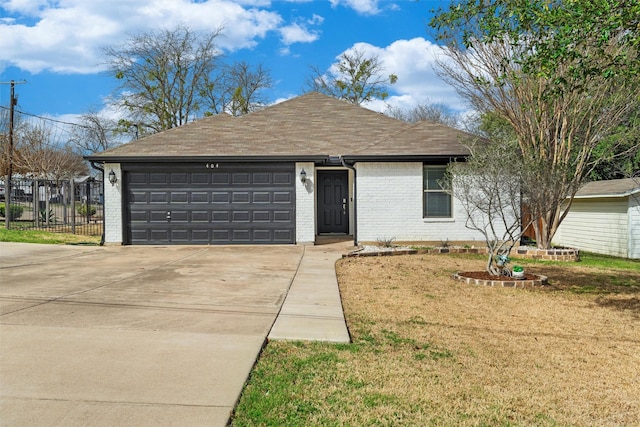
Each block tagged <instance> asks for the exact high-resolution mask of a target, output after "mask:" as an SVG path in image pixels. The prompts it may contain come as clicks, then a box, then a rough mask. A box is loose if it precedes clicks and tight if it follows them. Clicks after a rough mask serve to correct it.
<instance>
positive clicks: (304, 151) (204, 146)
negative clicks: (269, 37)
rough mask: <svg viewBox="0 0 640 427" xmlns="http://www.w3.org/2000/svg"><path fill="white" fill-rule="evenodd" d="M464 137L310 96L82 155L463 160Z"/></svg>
mask: <svg viewBox="0 0 640 427" xmlns="http://www.w3.org/2000/svg"><path fill="white" fill-rule="evenodd" d="M467 137H469V135H467V134H465V133H463V132H460V131H458V130H455V129H452V128H448V127H446V126H442V125H439V124H435V123H429V122H420V123H417V124H414V125H411V124H409V123H406V122H403V121H400V120H397V119H394V118H391V117H388V116H386V115H383V114H380V113H376V112H374V111H371V110H368V109H366V108H362V107H360V106H356V105H353V104H350V103H348V102H345V101H342V100H339V99H336V98H332V97H329V96H326V95H322V94H319V93H317V92H311V93H308V94H305V95H302V96H299V97H297V98H293V99H290V100H288V101H285V102H282V103H279V104H276V105H273V106H270V107H268V108H265V109H263V110H260V111H257V112H254V113H251V114H247V115H245V116H241V117H233V116H230V115H228V114H220V115H217V116H211V117H206V118H203V119H201V120H197V121H195V122H192V123H189V124H187V125H184V126H181V127H178V128H173V129H170V130H167V131H164V132H160V133H157V134H154V135H150V136H148V137H145V138H142V139H140V140H138V141H133V142H130V143H127V144H124V145H121V146H119V147H116V148H113V149H111V150H107V151H104V152H102V153H98V154H95V155H93V156H90V157H88V158H89V159H90V160H92V161H118V160H119V159H120V160H122V159H132V158H141V159H142V158H144V159H148V160H149V159H160V158H173V159H176V160H179V158H185V157H191V158H195V157H202V158H216V159H218V158H219V159H224V158H281V157H288V158H304V157H318V158H324V157H328V156H345V157H347V156H348V157H352V158H355V157H359V156H360V157H366V158H371V157H374V158H375V157H379V158H381V159H383V158H385V157H387V158H388V157H398V156H408V157H412V156H425V157H429V156H465V155H468V151H467V150H466V148H464V147H463V146H462V145H461V144H460V141H461V140H462V139H463V138H467Z"/></svg>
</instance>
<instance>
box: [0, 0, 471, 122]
mask: <svg viewBox="0 0 640 427" xmlns="http://www.w3.org/2000/svg"><path fill="white" fill-rule="evenodd" d="M447 4H448V1H429V0H418V1H415V0H397V1H394V0H327V1H321V0H277V1H271V0H241V1H229V0H0V82H9V81H10V80H15V81H23V80H24V81H26V83H25V84H20V85H16V87H15V91H16V94H17V95H18V107H17V108H18V109H19V110H21V111H24V112H27V113H29V114H34V115H38V116H44V117H51V118H56V119H61V120H70V121H73V120H74V118H77V116H79V115H81V114H83V113H86V112H88V111H96V112H102V113H103V114H105V115H107V116H109V115H113V114H114V112H113V111H111V110H110V109H109V108H108V107H107V102H106V101H107V99H108V97H109V96H110V95H112V94H113V93H114V90H115V89H116V88H117V81H116V80H115V78H113V76H110V75H109V74H108V73H107V72H106V71H105V65H104V64H105V58H104V57H103V56H102V49H103V48H104V47H107V46H118V45H122V44H123V43H124V42H125V41H126V40H127V39H128V38H129V37H130V36H131V35H132V34H139V33H143V32H150V31H154V30H158V29H173V28H175V27H176V26H178V25H186V26H188V27H189V28H191V29H192V30H195V31H214V30H216V29H217V28H220V27H222V34H221V36H220V37H218V38H217V45H218V48H219V49H220V51H221V52H222V53H223V55H224V57H225V59H226V61H228V62H235V61H238V60H244V61H247V62H249V63H250V64H254V65H257V64H259V63H260V64H262V65H263V66H264V67H265V68H267V69H268V70H269V71H270V74H271V77H272V79H273V81H274V86H273V88H271V89H269V90H268V91H266V92H265V95H266V97H267V98H268V99H269V100H270V101H271V102H279V101H282V100H285V99H289V98H292V97H294V96H297V95H301V94H303V93H304V92H305V90H306V89H307V87H306V84H305V82H306V80H307V78H308V77H309V76H310V75H311V69H310V67H311V66H313V67H316V68H318V69H320V70H328V69H329V68H330V67H331V65H332V64H334V63H336V61H337V58H338V57H339V56H340V55H341V54H342V53H344V52H347V51H350V50H352V49H358V50H360V51H363V52H365V53H367V54H370V55H377V56H378V58H379V59H380V61H381V63H382V65H383V67H384V68H385V73H388V74H395V75H397V76H398V81H397V83H396V84H395V85H393V86H392V87H391V88H390V96H389V98H387V99H386V100H385V102H382V101H375V102H372V103H371V104H370V105H368V106H367V107H368V108H371V109H373V110H375V111H380V112H382V111H384V110H385V103H386V104H389V105H391V106H394V107H400V108H405V109H408V108H412V107H414V106H416V105H418V104H424V103H441V104H444V105H446V106H447V107H449V108H450V109H451V110H453V111H454V112H464V111H467V107H466V106H465V105H464V103H463V102H462V101H461V100H460V98H458V97H457V95H456V94H455V92H454V90H453V89H452V88H451V87H449V86H448V85H447V84H446V83H444V82H442V81H441V80H440V79H439V78H438V77H437V76H436V74H435V72H434V69H433V63H434V59H435V57H436V56H437V55H438V53H439V47H438V45H437V44H436V43H435V42H434V39H433V37H432V34H433V32H432V29H430V28H429V27H428V25H427V23H428V21H429V19H430V17H431V11H432V10H433V9H437V8H439V7H444V6H446V5H447ZM9 93H10V92H9V85H8V84H0V105H2V106H5V107H8V105H9Z"/></svg>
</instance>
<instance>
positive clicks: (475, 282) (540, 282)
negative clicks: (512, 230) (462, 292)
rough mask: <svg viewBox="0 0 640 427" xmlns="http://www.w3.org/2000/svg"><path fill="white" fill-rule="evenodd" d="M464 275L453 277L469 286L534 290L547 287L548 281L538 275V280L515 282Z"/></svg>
mask: <svg viewBox="0 0 640 427" xmlns="http://www.w3.org/2000/svg"><path fill="white" fill-rule="evenodd" d="M464 274H465V273H464V272H462V273H461V272H458V273H454V274H453V275H452V276H451V277H452V278H453V279H455V280H461V281H463V282H466V283H467V284H468V285H478V286H501V287H503V288H533V287H534V286H542V285H546V284H547V279H548V278H547V276H543V275H541V274H536V275H535V276H538V278H537V279H534V280H514V279H509V278H507V279H505V280H486V279H474V278H473V277H466V276H464Z"/></svg>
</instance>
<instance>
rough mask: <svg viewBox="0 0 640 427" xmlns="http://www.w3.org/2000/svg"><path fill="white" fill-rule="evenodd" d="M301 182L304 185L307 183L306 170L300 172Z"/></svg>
mask: <svg viewBox="0 0 640 427" xmlns="http://www.w3.org/2000/svg"><path fill="white" fill-rule="evenodd" d="M300 182H301V183H303V184H304V183H305V182H307V173H306V172H305V170H304V168H302V170H301V171H300Z"/></svg>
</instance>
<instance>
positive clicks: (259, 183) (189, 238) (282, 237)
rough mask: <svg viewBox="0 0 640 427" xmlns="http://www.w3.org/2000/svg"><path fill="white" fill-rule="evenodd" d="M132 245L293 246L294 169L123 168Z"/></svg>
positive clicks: (270, 166) (227, 166)
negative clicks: (262, 244) (289, 244)
mask: <svg viewBox="0 0 640 427" xmlns="http://www.w3.org/2000/svg"><path fill="white" fill-rule="evenodd" d="M123 170H124V180H125V185H126V189H127V191H126V194H127V201H126V212H125V222H126V224H127V230H126V233H127V236H125V237H126V239H125V240H126V242H127V243H129V244H134V245H140V244H255V243H264V244H267V243H294V241H295V221H294V218H295V212H294V211H295V187H294V184H295V180H294V173H295V168H294V165H293V164H223V163H219V164H217V163H212V164H198V165H195V166H192V165H190V166H175V165H174V166H168V165H166V164H165V165H158V166H151V165H146V166H135V165H132V166H129V167H127V166H126V165H123Z"/></svg>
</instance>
